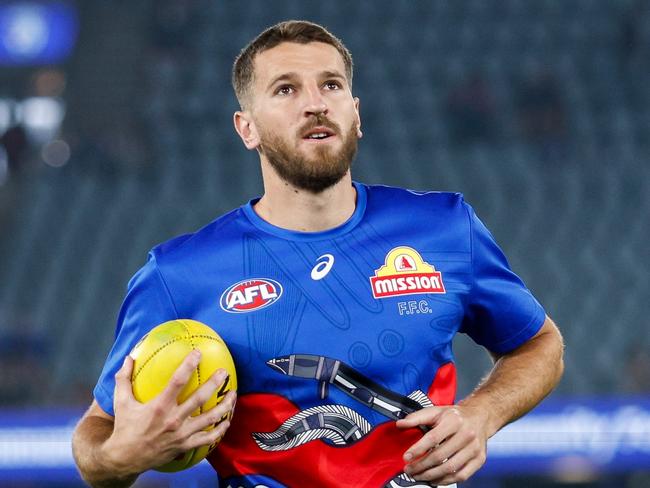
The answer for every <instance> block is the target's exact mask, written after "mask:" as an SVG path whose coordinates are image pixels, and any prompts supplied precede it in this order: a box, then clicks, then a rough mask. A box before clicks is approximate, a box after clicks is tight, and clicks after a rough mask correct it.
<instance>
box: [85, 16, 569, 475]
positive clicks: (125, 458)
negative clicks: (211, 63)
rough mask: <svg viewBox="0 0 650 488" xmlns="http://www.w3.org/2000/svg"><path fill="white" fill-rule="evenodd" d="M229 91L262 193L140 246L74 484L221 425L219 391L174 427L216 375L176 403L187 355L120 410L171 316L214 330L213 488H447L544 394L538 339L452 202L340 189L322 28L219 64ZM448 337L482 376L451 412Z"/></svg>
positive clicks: (545, 340) (543, 330) (558, 367)
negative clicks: (144, 256)
mask: <svg viewBox="0 0 650 488" xmlns="http://www.w3.org/2000/svg"><path fill="white" fill-rule="evenodd" d="M233 84H234V87H235V91H236V94H237V97H238V99H239V102H240V105H241V108H242V110H241V111H238V112H236V113H235V115H234V124H235V129H236V130H237V133H238V134H239V136H240V137H241V139H242V141H243V142H244V145H245V146H246V148H247V149H250V150H257V151H258V153H259V156H260V162H261V167H262V175H263V179H264V195H263V197H262V198H260V199H255V200H252V201H251V202H249V203H248V204H247V205H244V206H242V207H240V208H238V209H236V210H234V211H233V212H231V213H229V214H227V215H225V216H222V217H220V218H219V219H217V220H216V221H214V222H213V223H211V224H209V225H208V226H206V227H205V228H203V229H201V230H199V231H198V232H196V233H194V234H191V235H186V236H182V237H179V238H176V239H174V240H171V241H169V242H167V243H165V244H162V245H161V246H158V247H156V248H154V249H153V250H152V252H151V253H150V259H149V262H148V263H147V264H146V265H145V266H144V267H143V268H142V269H141V270H140V271H139V272H138V273H137V274H136V276H135V277H134V278H133V280H132V281H131V282H130V283H129V291H128V294H127V296H126V299H125V302H124V305H123V308H122V311H121V313H120V317H119V320H118V331H117V335H116V341H115V344H114V346H113V349H112V351H111V353H110V355H109V358H108V360H107V362H106V365H105V367H104V371H103V372H102V375H101V377H100V380H99V382H98V385H97V387H96V388H95V401H94V402H93V404H92V406H91V407H90V409H89V410H88V412H87V413H86V414H85V416H84V418H83V419H82V420H81V422H80V423H79V425H78V427H77V429H76V432H75V436H74V440H73V447H74V453H75V458H76V460H77V464H78V466H79V469H80V471H81V473H82V475H83V476H84V478H85V479H86V480H87V481H89V482H90V483H91V484H93V485H94V486H128V485H129V484H131V483H132V482H133V480H135V478H136V477H137V476H138V474H139V473H142V472H144V471H145V470H147V469H150V468H153V467H156V466H159V465H161V464H164V463H166V462H167V461H169V460H171V459H173V458H174V457H175V456H177V455H178V454H179V453H182V452H183V451H184V450H187V449H190V448H192V447H195V446H198V445H205V444H210V443H211V442H213V441H214V440H215V439H216V438H218V437H220V436H222V435H223V434H224V433H225V431H226V429H227V428H228V427H229V426H228V424H227V423H226V422H224V423H222V424H221V425H220V426H219V427H217V428H216V429H214V430H213V431H207V432H206V431H204V430H203V429H204V428H205V427H206V426H207V425H210V424H211V423H213V422H214V421H215V420H216V419H219V418H221V417H222V416H223V415H224V414H225V413H227V412H228V411H229V409H231V408H233V406H234V401H235V398H234V394H229V396H228V397H227V398H226V400H224V402H223V403H222V404H220V405H218V406H217V407H215V408H214V409H213V410H211V411H209V412H206V413H204V414H202V415H199V416H198V417H195V418H190V417H189V413H190V412H192V411H194V410H195V408H196V406H197V405H199V404H201V403H202V402H203V401H205V399H206V398H207V397H208V396H209V395H210V394H211V393H212V392H213V391H214V390H215V389H216V388H218V387H219V385H220V384H221V382H222V381H223V380H224V375H223V372H220V373H217V374H215V376H214V377H213V378H212V379H211V380H210V381H209V382H208V383H206V385H205V386H203V387H201V388H200V389H199V390H198V391H197V392H196V393H195V394H194V395H193V396H192V397H191V398H190V399H188V400H187V401H186V402H185V403H183V404H181V405H176V402H175V398H176V394H177V393H178V391H179V390H180V389H181V388H182V386H183V385H184V383H185V381H187V378H189V376H190V374H191V372H192V370H193V369H194V368H195V366H196V364H197V361H198V356H197V355H196V354H190V355H189V356H188V358H186V360H185V361H184V363H183V364H182V365H181V367H180V368H179V370H178V371H177V372H176V374H175V377H174V378H173V379H172V380H171V382H170V384H169V386H168V387H167V390H166V392H165V393H164V394H162V395H161V396H160V397H159V398H157V399H156V400H154V401H152V402H150V403H148V404H140V403H138V402H137V401H135V400H134V398H133V394H132V391H131V386H130V375H131V371H132V364H133V363H132V360H131V359H130V358H129V357H128V352H129V351H130V349H131V348H132V347H133V345H134V344H135V343H136V342H137V340H138V339H139V338H140V337H141V336H142V335H144V334H145V333H146V332H147V331H148V330H150V329H151V328H153V327H154V326H155V325H157V324H159V323H161V322H164V321H167V320H170V319H175V318H183V317H184V318H194V319H197V320H200V321H202V322H205V323H207V324H208V325H210V326H211V327H213V328H214V329H215V330H216V331H218V333H219V334H220V335H221V336H222V337H223V338H224V339H225V341H226V343H227V344H228V346H229V348H230V350H231V352H232V354H233V357H234V359H235V364H236V367H237V371H238V381H239V385H240V386H239V392H238V395H239V398H238V401H237V411H236V413H235V415H234V417H233V421H232V422H233V424H232V426H230V429H229V430H228V432H227V435H225V437H224V438H223V440H222V441H221V443H220V444H219V445H218V447H217V448H216V449H215V450H214V451H213V452H212V453H211V454H210V456H209V460H210V462H211V463H212V465H213V466H215V468H216V470H217V472H218V474H219V477H220V480H221V482H222V486H245V487H251V486H268V487H277V486H290V487H366V486H367V487H384V486H412V487H413V486H436V485H449V484H453V483H455V482H458V481H463V480H466V479H467V478H469V477H470V476H471V475H472V474H473V473H475V472H476V471H477V470H478V469H479V468H480V467H481V465H482V464H483V463H484V461H485V458H486V442H487V439H488V438H489V437H490V436H492V435H493V434H494V433H495V432H497V431H498V430H499V429H500V428H501V427H502V426H504V425H505V424H507V423H508V422H510V421H512V420H514V419H516V418H517V417H519V416H521V415H523V414H524V413H526V412H527V411H528V410H530V409H531V408H532V407H533V406H534V405H536V404H537V403H538V402H539V401H540V400H541V399H542V398H543V397H544V396H545V395H547V394H548V393H549V392H550V391H551V389H552V388H553V387H554V386H555V384H556V383H557V382H558V380H559V378H560V376H561V373H562V350H563V346H562V339H561V336H560V334H559V332H558V330H557V328H556V327H555V325H554V324H553V322H552V321H551V320H550V319H549V318H548V317H547V316H546V315H545V313H544V311H543V309H542V307H541V306H540V305H539V304H538V303H537V301H536V300H535V299H534V298H533V296H532V295H531V294H530V292H529V291H528V290H527V289H526V288H525V286H524V285H523V283H522V282H521V280H519V278H517V276H516V275H514V273H512V271H510V269H509V268H508V265H507V262H506V260H505V258H504V256H503V254H502V253H501V251H500V250H499V248H498V247H497V245H496V244H495V243H494V241H493V239H492V236H491V235H490V233H489V232H488V231H487V229H486V228H485V227H484V226H483V224H482V223H481V222H480V220H478V218H477V217H476V216H475V215H474V212H473V210H472V209H471V207H469V205H467V204H466V203H465V202H464V201H463V199H462V197H461V196H460V195H458V194H447V193H436V192H431V193H418V192H411V191H407V190H401V189H397V188H389V187H380V186H366V185H362V184H359V183H356V182H352V179H351V176H350V165H351V163H352V160H353V158H354V156H355V153H356V148H357V140H358V139H359V138H361V135H362V134H361V120H360V117H359V99H358V98H353V97H352V93H351V86H352V59H351V57H350V54H349V52H348V51H347V49H346V48H345V47H344V46H343V44H342V43H341V42H340V41H339V40H338V39H337V38H335V37H334V36H332V35H331V34H330V33H329V32H327V31H326V30H325V29H324V28H322V27H320V26H318V25H315V24H311V23H308V22H299V21H292V22H284V23H280V24H278V25H276V26H273V27H271V28H270V29H267V30H266V31H265V32H263V33H262V34H260V36H258V38H256V39H255V40H254V41H252V43H251V44H249V45H248V46H247V47H246V48H245V49H244V50H243V51H242V53H241V54H240V55H239V57H238V58H237V60H236V62H235V66H234V70H233ZM457 332H464V333H467V334H469V335H470V336H471V337H472V338H473V339H474V340H475V341H476V342H478V343H479V344H482V345H483V346H485V347H486V348H487V349H488V350H489V351H490V353H491V354H492V355H493V357H494V358H495V366H494V368H493V370H492V371H491V373H490V375H489V376H488V377H487V378H486V379H485V380H484V381H483V382H482V384H481V385H479V386H478V387H477V388H476V389H475V391H474V392H473V393H472V394H471V395H469V397H467V398H465V399H463V400H462V401H460V402H459V403H458V404H457V405H455V406H454V405H453V403H454V396H455V386H456V376H455V367H454V363H453V354H452V351H451V341H452V338H453V336H454V335H455V334H456V333H457ZM116 373H117V374H116ZM113 377H115V381H113ZM395 420H397V422H395Z"/></svg>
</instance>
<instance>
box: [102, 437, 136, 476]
mask: <svg viewBox="0 0 650 488" xmlns="http://www.w3.org/2000/svg"><path fill="white" fill-rule="evenodd" d="M97 458H98V459H97V461H98V464H99V465H100V466H102V468H103V471H104V472H107V473H110V475H111V478H116V479H124V480H128V479H131V478H133V479H135V478H137V476H138V475H139V474H141V473H142V472H143V471H144V470H143V469H139V468H138V467H137V466H134V465H133V460H134V459H136V458H137V456H132V455H131V453H129V452H128V449H126V448H125V447H124V446H119V445H117V444H116V443H115V439H114V438H113V436H111V437H109V438H108V439H106V441H105V442H103V443H102V444H101V445H100V446H99V449H98V451H97Z"/></svg>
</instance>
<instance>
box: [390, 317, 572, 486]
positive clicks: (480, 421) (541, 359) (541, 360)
mask: <svg viewBox="0 0 650 488" xmlns="http://www.w3.org/2000/svg"><path fill="white" fill-rule="evenodd" d="M563 352H564V343H563V341H562V336H561V334H560V331H559V330H558V328H557V327H556V326H555V324H554V323H553V321H552V320H551V319H550V318H549V317H546V320H545V321H544V324H543V326H542V328H541V329H540V330H539V331H538V332H537V334H535V336H534V337H532V338H531V339H530V340H529V341H527V342H526V343H524V344H523V345H522V346H520V347H518V348H517V349H515V350H514V351H511V352H509V353H507V354H501V355H495V354H492V356H493V358H494V359H495V364H494V367H493V368H492V371H491V372H490V374H489V375H488V376H487V377H486V378H485V379H484V380H483V381H482V382H481V384H480V385H479V386H478V387H477V388H476V389H475V390H474V391H473V392H472V393H471V394H470V395H469V396H468V397H467V398H465V399H463V400H462V401H460V402H459V404H458V405H454V406H450V407H430V408H425V409H422V410H419V411H417V412H414V413H412V414H410V415H409V416H408V417H406V418H405V419H403V420H399V421H398V422H397V426H398V427H402V428H407V427H416V426H419V425H425V426H429V427H431V430H429V431H428V432H427V433H426V434H425V435H424V436H423V437H422V439H420V440H419V441H418V442H416V443H415V444H414V445H413V446H411V447H410V448H409V449H408V450H407V451H406V453H404V460H405V461H406V463H407V464H406V467H405V472H406V473H407V474H410V475H411V476H413V477H414V478H415V479H418V480H422V481H429V482H431V483H432V484H439V485H446V484H451V483H456V482H461V481H465V480H467V479H468V478H469V477H470V476H471V475H472V474H474V473H475V472H476V471H477V470H478V469H479V468H480V467H481V466H482V465H483V463H484V462H485V458H486V450H487V440H488V438H490V437H492V436H493V435H494V434H495V433H496V432H497V431H498V430H499V429H501V428H502V427H503V426H505V425H506V424H508V423H509V422H512V421H513V420H515V419H517V418H519V417H521V416H522V415H524V414H525V413H526V412H528V411H529V410H531V409H532V408H533V407H534V406H535V405H537V404H538V403H539V402H540V401H541V400H542V399H543V398H544V397H545V396H546V395H548V394H549V393H550V392H551V390H552V389H553V388H554V387H555V386H556V385H557V383H558V382H559V380H560V377H561V376H562V372H563V370H564V363H563V360H562V356H563Z"/></svg>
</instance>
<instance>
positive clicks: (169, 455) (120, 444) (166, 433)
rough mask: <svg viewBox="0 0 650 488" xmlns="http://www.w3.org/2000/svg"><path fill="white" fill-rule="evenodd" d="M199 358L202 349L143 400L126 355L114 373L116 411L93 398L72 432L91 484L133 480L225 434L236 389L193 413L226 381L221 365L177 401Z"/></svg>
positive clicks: (104, 487)
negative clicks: (135, 390)
mask: <svg viewBox="0 0 650 488" xmlns="http://www.w3.org/2000/svg"><path fill="white" fill-rule="evenodd" d="M199 360H200V352H199V351H193V352H191V353H190V354H188V356H187V357H186V358H185V360H184V361H183V363H182V364H181V365H180V366H179V367H178V369H177V370H176V372H175V373H174V375H173V376H172V378H171V379H170V381H169V383H168V385H167V386H166V387H165V389H164V390H163V392H162V393H160V395H158V396H157V397H156V398H154V399H153V400H151V401H150V402H147V403H140V402H138V401H137V400H136V399H135V397H134V396H133V390H132V387H131V373H132V371H133V360H132V359H131V358H130V357H129V356H127V357H126V358H125V360H124V364H123V365H122V367H121V368H120V370H119V371H118V373H117V374H116V375H115V399H114V409H115V417H114V418H113V417H111V416H110V415H108V414H107V413H106V412H104V411H103V410H102V409H101V407H100V406H99V405H98V404H97V402H95V401H94V402H93V404H92V405H91V406H90V408H89V409H88V411H87V412H86V414H85V415H84V416H83V418H82V419H81V421H80V422H79V424H78V425H77V427H76V429H75V432H74V435H73V438H72V451H73V454H74V458H75V461H76V463H77V467H78V468H79V472H80V473H81V476H82V477H83V478H84V480H86V482H88V484H90V485H91V486H93V487H95V488H121V487H127V486H131V485H132V484H133V482H134V481H135V480H136V479H137V477H138V476H139V475H140V474H141V473H143V472H145V471H147V470H149V469H151V468H155V467H157V466H161V465H163V464H165V463H167V462H169V461H171V460H172V459H174V458H175V457H176V456H178V455H179V454H182V453H184V452H187V451H189V450H190V449H194V448H197V447H200V446H207V445H211V444H213V443H214V442H216V441H218V440H219V439H220V438H221V437H222V436H223V435H224V434H225V432H226V430H227V429H228V427H229V425H230V423H229V422H228V420H224V421H221V420H222V419H224V418H225V416H226V415H227V414H228V413H229V412H230V411H231V410H232V409H233V407H234V405H235V399H236V393H235V392H234V391H231V392H229V393H228V394H227V395H226V397H225V398H224V400H223V401H222V402H221V403H219V404H218V405H216V406H215V407H213V408H212V409H210V410H208V411H207V412H204V413H202V414H200V415H197V416H195V417H193V416H192V413H193V412H195V411H196V410H197V409H198V408H199V407H200V406H201V405H203V404H204V403H205V402H206V401H207V400H208V399H209V398H210V397H211V396H212V394H213V393H214V392H215V391H216V390H217V389H218V388H219V387H220V386H221V385H222V383H223V382H224V380H225V378H226V372H225V371H224V370H223V369H220V370H218V371H217V372H216V373H214V374H213V375H212V376H211V377H210V379H208V381H206V382H205V383H203V384H202V385H201V386H200V387H199V388H198V389H197V390H196V391H195V392H194V393H193V394H192V395H191V396H190V397H189V398H188V399H187V400H185V401H184V402H183V403H181V404H178V403H177V400H176V399H177V398H178V395H179V394H180V392H181V390H182V389H183V387H184V386H185V385H186V384H187V382H188V381H189V379H190V377H191V375H192V373H193V372H194V370H195V369H196V367H197V365H198V363H199ZM220 421H221V422H220ZM215 424H218V425H216V427H214V428H213V429H210V430H205V429H206V428H209V427H210V426H212V425H215Z"/></svg>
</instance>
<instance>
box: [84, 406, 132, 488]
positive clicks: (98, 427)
mask: <svg viewBox="0 0 650 488" xmlns="http://www.w3.org/2000/svg"><path fill="white" fill-rule="evenodd" d="M112 433H113V422H111V421H110V420H107V419H104V418H100V417H96V416H86V417H84V418H83V419H82V420H81V422H79V425H77V428H76V429H75V432H74V435H73V438H72V453H73V455H74V458H75V461H76V462H77V467H78V468H79V472H80V473H81V476H82V477H83V479H84V480H85V481H86V482H87V483H88V484H89V485H90V486H92V487H94V488H124V487H129V486H131V485H132V484H133V483H134V482H135V480H136V479H137V477H138V475H137V474H135V475H131V474H128V475H121V474H120V473H119V472H118V471H119V469H116V468H115V467H114V466H111V465H110V463H108V462H107V459H106V456H104V455H103V453H102V446H103V445H104V443H105V442H106V440H107V439H108V438H109V437H110V436H111V434H112Z"/></svg>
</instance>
